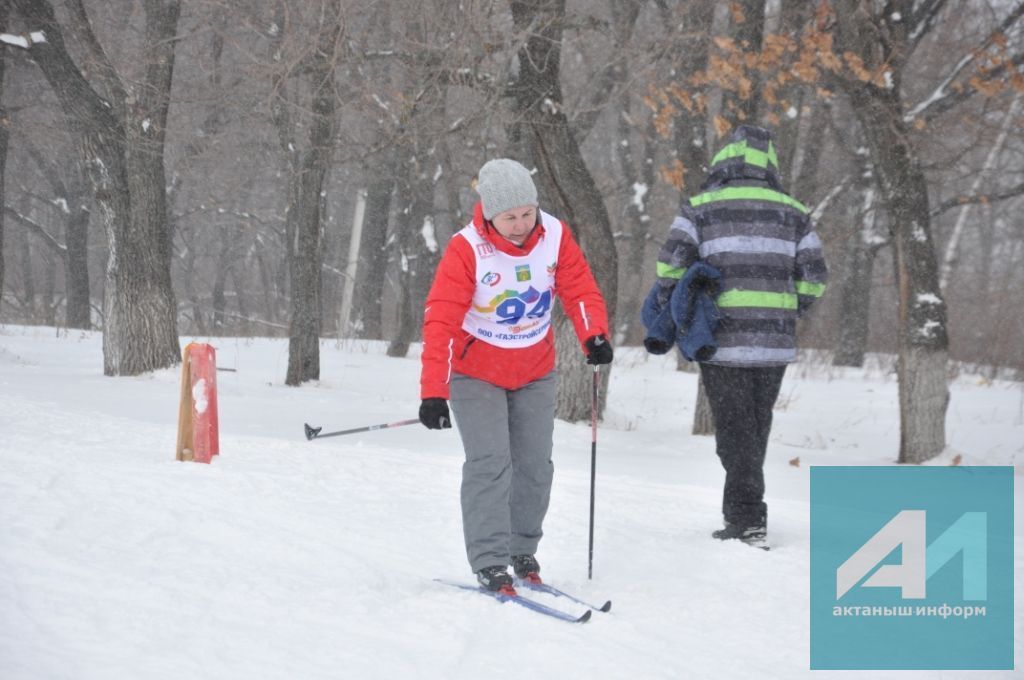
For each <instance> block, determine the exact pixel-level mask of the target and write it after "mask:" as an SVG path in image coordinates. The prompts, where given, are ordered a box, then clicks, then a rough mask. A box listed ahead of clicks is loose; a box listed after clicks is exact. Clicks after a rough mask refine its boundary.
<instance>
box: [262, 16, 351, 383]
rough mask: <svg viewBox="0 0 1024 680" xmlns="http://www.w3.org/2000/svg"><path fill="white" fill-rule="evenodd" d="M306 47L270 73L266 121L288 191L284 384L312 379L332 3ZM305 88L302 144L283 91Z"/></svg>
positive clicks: (337, 28) (334, 33) (329, 143)
mask: <svg viewBox="0 0 1024 680" xmlns="http://www.w3.org/2000/svg"><path fill="white" fill-rule="evenodd" d="M319 10H320V12H319V14H318V16H317V17H316V20H315V28H314V31H313V36H314V37H315V39H314V40H312V41H310V44H311V47H312V49H311V50H309V51H308V52H306V53H304V54H301V55H300V57H299V58H298V60H297V62H296V63H295V66H294V68H293V69H291V70H288V71H283V72H280V73H278V74H277V75H276V76H275V90H276V91H277V93H278V97H277V98H276V99H275V101H274V105H273V109H274V117H275V120H276V122H277V126H278V132H279V135H280V139H281V145H282V150H283V151H284V153H285V154H286V155H287V158H288V167H289V173H290V174H289V191H288V213H287V233H288V235H289V243H288V248H289V253H290V258H289V278H290V281H291V286H290V292H291V319H290V326H289V328H290V331H289V339H288V372H287V376H286V377H285V383H286V384H288V385H300V384H302V383H303V382H306V381H307V380H318V379H319V378H320V327H321V323H322V318H323V309H322V308H321V303H320V293H321V290H320V288H321V275H320V274H321V263H322V261H323V258H322V253H321V240H322V236H323V206H324V201H323V187H324V176H325V175H326V174H327V169H328V166H329V164H330V161H331V154H332V152H333V143H334V126H335V125H336V115H337V114H336V109H337V93H336V83H335V77H336V69H337V65H338V61H339V60H340V58H341V56H340V54H341V49H340V48H341V42H340V41H341V35H342V29H343V24H342V20H341V16H342V15H341V6H340V1H339V0H325V2H324V3H323V4H321V5H320V7H319ZM289 87H291V88H293V89H296V90H302V89H306V90H308V97H309V100H308V101H309V104H308V111H309V121H308V123H306V126H305V127H306V139H304V140H302V141H300V139H299V136H298V129H299V126H298V125H297V123H296V121H295V120H294V118H293V116H292V114H293V111H292V110H291V109H290V108H289V106H290V102H289V100H288V94H287V91H288V88H289Z"/></svg>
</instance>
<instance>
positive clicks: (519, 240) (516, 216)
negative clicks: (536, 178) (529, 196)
mask: <svg viewBox="0 0 1024 680" xmlns="http://www.w3.org/2000/svg"><path fill="white" fill-rule="evenodd" d="M491 224H493V225H494V228H495V229H497V230H498V233H499V234H501V235H502V236H503V237H505V238H506V239H508V240H509V241H511V242H512V243H515V244H516V245H517V246H521V245H523V242H525V241H526V237H527V236H529V234H530V231H531V230H532V229H533V227H534V226H535V225H536V224H537V206H535V205H524V206H521V207H519V208H512V209H511V210H506V211H505V212H501V213H498V214H497V215H495V216H494V218H493V219H492V220H491Z"/></svg>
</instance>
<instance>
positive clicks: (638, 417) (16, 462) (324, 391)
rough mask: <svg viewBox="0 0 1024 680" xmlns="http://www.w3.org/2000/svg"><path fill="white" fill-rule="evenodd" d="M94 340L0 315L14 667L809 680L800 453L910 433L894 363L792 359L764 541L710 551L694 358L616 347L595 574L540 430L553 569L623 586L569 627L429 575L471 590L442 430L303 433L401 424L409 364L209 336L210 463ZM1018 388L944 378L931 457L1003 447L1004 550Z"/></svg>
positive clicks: (879, 456)
mask: <svg viewBox="0 0 1024 680" xmlns="http://www.w3.org/2000/svg"><path fill="white" fill-rule="evenodd" d="M100 340H101V338H100V336H99V335H98V334H95V333H81V332H77V331H75V332H70V333H56V332H55V331H54V329H52V328H26V327H18V326H6V327H0V527H2V529H0V573H2V574H3V575H4V578H3V579H2V581H0V631H3V634H2V635H0V677H2V678H5V679H8V680H20V679H26V680H27V679H38V678H46V679H50V678H54V679H57V678H68V679H74V680H84V679H92V678H95V679H107V678H168V679H170V678H174V679H179V678H216V679H221V678H240V679H241V678H245V679H247V680H248V679H253V678H303V679H306V678H309V679H316V678H439V679H440V678H443V679H451V678H455V679H458V678H479V677H481V676H486V677H489V678H513V677H514V678H523V677H529V678H538V679H544V678H577V677H591V678H595V679H598V680H600V679H603V678H627V677H628V678H644V679H658V678H665V679H670V678H671V679H676V678H683V677H695V678H696V677H703V678H734V677H735V678H772V677H777V678H793V677H803V676H811V675H812V673H811V672H810V671H809V670H808V648H809V631H808V617H809V614H808V592H807V589H808V579H809V576H808V569H809V537H808V533H809V518H808V496H809V489H808V479H809V476H808V471H809V467H810V465H812V464H817V465H836V464H838V465H864V464H868V465H888V464H891V463H892V461H893V460H894V459H895V452H896V446H897V443H898V437H899V427H898V421H897V416H896V411H897V409H896V385H895V382H894V380H893V379H892V377H891V376H888V377H887V376H886V375H884V374H882V373H880V372H878V371H874V372H872V371H853V370H844V371H838V370H836V369H828V368H818V369H816V368H814V367H807V366H803V365H801V366H795V367H792V368H791V369H790V371H789V373H788V374H787V378H786V380H785V381H784V383H783V388H782V395H781V397H780V405H779V407H778V408H777V409H776V412H775V425H774V428H773V433H772V441H771V444H770V446H769V453H768V458H769V461H768V464H767V466H766V476H767V487H768V499H767V500H768V503H769V507H770V513H769V517H770V522H769V537H770V540H771V542H772V544H773V545H774V549H773V551H772V552H770V553H765V552H762V551H756V550H751V549H750V548H748V547H746V546H743V545H740V544H733V543H726V544H722V543H718V542H715V541H713V540H711V539H710V538H709V536H708V534H709V533H710V531H712V530H713V529H715V528H717V527H718V526H720V519H719V513H718V510H719V504H720V498H721V483H722V471H721V469H720V467H719V464H718V461H717V459H716V458H715V455H714V442H713V439H711V438H706V437H693V436H690V435H689V434H688V433H689V428H690V423H691V421H692V408H693V402H694V392H695V389H696V382H695V381H696V376H695V375H693V374H686V373H679V372H676V371H674V370H673V368H674V361H675V360H674V358H672V357H670V358H650V359H648V358H646V357H644V356H643V354H642V352H640V351H637V350H634V349H623V350H619V351H618V352H617V354H616V367H615V370H614V372H613V374H612V376H613V377H612V385H611V392H610V395H609V405H608V413H607V418H606V423H605V425H604V426H602V427H601V428H600V429H599V432H598V468H597V470H598V485H597V522H596V531H595V554H594V580H593V581H588V580H587V578H586V567H587V564H586V561H587V540H588V536H587V530H588V512H589V482H590V431H589V426H588V425H587V424H576V425H571V424H567V423H564V422H559V423H557V425H556V429H555V459H554V460H555V469H556V474H555V484H554V489H553V492H552V500H551V507H550V510H549V513H548V519H547V522H546V523H545V531H546V537H545V539H544V541H543V542H542V543H541V548H540V551H539V553H538V557H539V559H540V560H541V563H542V564H543V565H544V572H543V573H544V574H545V576H546V577H547V579H548V580H549V581H550V582H552V583H553V584H555V585H558V586H559V587H562V588H564V589H566V590H568V591H570V592H574V593H575V594H578V595H579V596H581V597H583V598H584V599H590V600H592V601H603V600H604V599H612V600H613V602H614V607H613V609H612V613H611V614H601V613H595V614H594V617H593V619H592V621H591V622H590V623H588V624H586V625H583V626H573V625H570V624H566V623H563V622H558V621H553V620H547V619H545V618H544V617H541V616H538V615H536V614H535V613H533V612H529V611H526V610H523V609H520V608H518V607H514V606H501V605H498V604H496V603H495V602H493V601H492V600H490V599H487V598H483V597H479V596H477V595H474V594H472V593H460V592H458V591H453V590H452V589H450V588H446V587H444V586H442V585H439V584H436V583H434V582H433V581H432V579H433V578H435V577H445V578H449V579H455V580H464V581H465V582H467V583H469V582H472V575H471V574H470V573H469V570H468V567H467V566H466V563H465V554H464V548H463V544H462V529H461V519H460V516H459V503H458V493H459V480H460V471H461V464H462V454H461V446H460V444H459V440H458V436H457V434H456V433H455V432H454V431H446V432H441V433H438V432H427V431H425V430H423V429H422V428H420V427H418V426H411V427H403V428H397V429H394V430H386V431H378V432H370V433H363V434H359V435H353V436H347V437H338V438H336V439H327V440H321V441H315V442H307V441H305V439H304V436H303V434H302V424H303V422H309V423H310V424H312V425H323V426H325V429H327V430H331V429H336V428H338V429H340V428H346V427H358V426H361V425H368V424H374V423H381V422H391V421H394V420H397V419H401V418H408V417H412V415H411V414H415V412H416V408H417V407H418V403H419V401H418V398H417V394H418V360H417V357H416V356H413V355H410V357H409V358H407V359H389V358H387V357H385V356H384V354H383V345H382V344H379V343H370V342H346V343H344V344H343V345H342V346H341V347H339V346H338V345H337V343H335V342H334V341H324V342H323V343H322V347H321V352H322V377H323V379H322V380H321V381H320V382H319V383H316V384H310V385H306V386H304V387H302V388H298V389H296V388H288V387H285V386H284V385H283V377H284V373H285V364H286V359H287V342H286V341H285V340H267V339H230V338H217V339H212V343H213V344H214V345H215V346H216V347H217V348H218V362H219V364H220V365H221V366H227V367H231V368H235V369H237V372H236V373H223V372H222V373H218V376H217V380H218V397H219V404H218V406H219V410H220V432H221V441H220V448H221V455H220V456H219V457H218V458H216V459H214V462H213V464H212V465H201V464H182V463H178V462H176V461H174V444H175V436H176V428H177V408H178V406H177V400H178V398H179V385H178V380H179V375H180V373H179V371H178V370H177V369H167V370H164V371H158V372H156V373H153V374H149V375H145V376H140V377H135V378H106V377H103V376H102V375H101V372H102V355H101V349H100ZM200 340H202V339H200ZM183 344H184V341H183ZM1021 389H1022V388H1021V386H1020V385H1013V384H1009V383H1001V382H996V383H993V384H991V385H984V384H981V383H980V382H979V381H978V380H977V379H974V378H971V377H962V378H960V379H958V380H957V381H955V383H954V385H953V399H952V402H951V405H950V409H949V416H948V421H947V423H948V438H949V441H950V450H949V451H948V452H947V453H946V454H943V456H942V457H940V459H939V460H938V461H936V464H948V462H949V460H950V459H951V458H952V457H953V455H955V454H960V455H962V456H963V459H964V460H963V462H964V464H989V465H1017V475H1016V479H1017V484H1016V489H1015V494H1016V504H1015V514H1016V517H1015V520H1016V521H1015V532H1016V536H1015V538H1016V546H1017V547H1016V552H1015V555H1016V560H1017V564H1022V563H1024V559H1022V557H1024V556H1022V549H1024V541H1022V540H1021V536H1022V533H1024V521H1022V517H1021V507H1022V504H1021V494H1022V486H1024V485H1022V484H1021V483H1020V477H1021V471H1022V468H1021V457H1022V454H1024V445H1022V444H1021V442H1024V425H1022V424H1021V420H1022V418H1021V413H1020V410H1019V409H1020V404H1021V399H1022V396H1021V394H1022V393H1021ZM796 457H799V458H800V465H799V466H794V465H790V464H789V461H790V460H791V459H794V458H796ZM1022 573H1024V572H1022V571H1021V570H1020V569H1018V570H1017V576H1016V582H1015V586H1016V588H1017V592H1018V596H1017V601H1018V603H1019V602H1020V601H1021V597H1020V595H1019V593H1020V592H1022V586H1024V578H1022V576H1021V574H1022ZM543 597H544V596H543V595H537V598H538V599H543ZM551 603H552V604H555V605H556V606H560V607H563V608H571V607H570V606H569V605H568V603H566V602H565V601H564V600H563V601H557V600H551ZM580 611H582V609H581V610H580ZM1020 611H1021V605H1020V604H1017V614H1018V616H1017V617H1016V624H1015V641H1016V648H1017V649H1020V648H1021V647H1022V645H1021V639H1022V632H1021V617H1020V616H1019V614H1020ZM832 675H836V676H839V675H840V674H839V673H835V674H832ZM841 675H842V677H843V678H861V677H864V678H876V677H899V678H918V677H920V678H926V677H938V676H940V675H941V677H944V678H952V677H967V676H969V677H1011V676H1013V675H1014V674H1013V673H1012V672H1005V673H983V672H973V673H961V674H960V675H959V676H958V675H957V674H956V673H954V672H944V673H942V674H938V673H927V672H900V673H889V674H886V673H882V672H866V671H865V672H856V671H847V672H843V673H842V674H841ZM813 676H814V677H830V674H829V673H827V672H822V671H817V672H815V673H813ZM1017 677H1019V676H1017Z"/></svg>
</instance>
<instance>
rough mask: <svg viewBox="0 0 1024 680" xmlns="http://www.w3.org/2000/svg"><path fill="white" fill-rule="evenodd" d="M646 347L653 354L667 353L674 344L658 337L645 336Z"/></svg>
mask: <svg viewBox="0 0 1024 680" xmlns="http://www.w3.org/2000/svg"><path fill="white" fill-rule="evenodd" d="M644 349H646V350H647V351H648V352H650V353H651V354H665V353H667V352H668V351H669V350H670V349H672V345H670V344H668V343H667V342H665V341H664V340H659V339H658V338H644Z"/></svg>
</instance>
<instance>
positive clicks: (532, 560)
mask: <svg viewBox="0 0 1024 680" xmlns="http://www.w3.org/2000/svg"><path fill="white" fill-rule="evenodd" d="M512 571H514V572H515V573H516V577H518V578H521V579H524V580H528V581H540V563H539V562H538V561H537V558H536V557H534V556H533V555H513V556H512Z"/></svg>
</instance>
